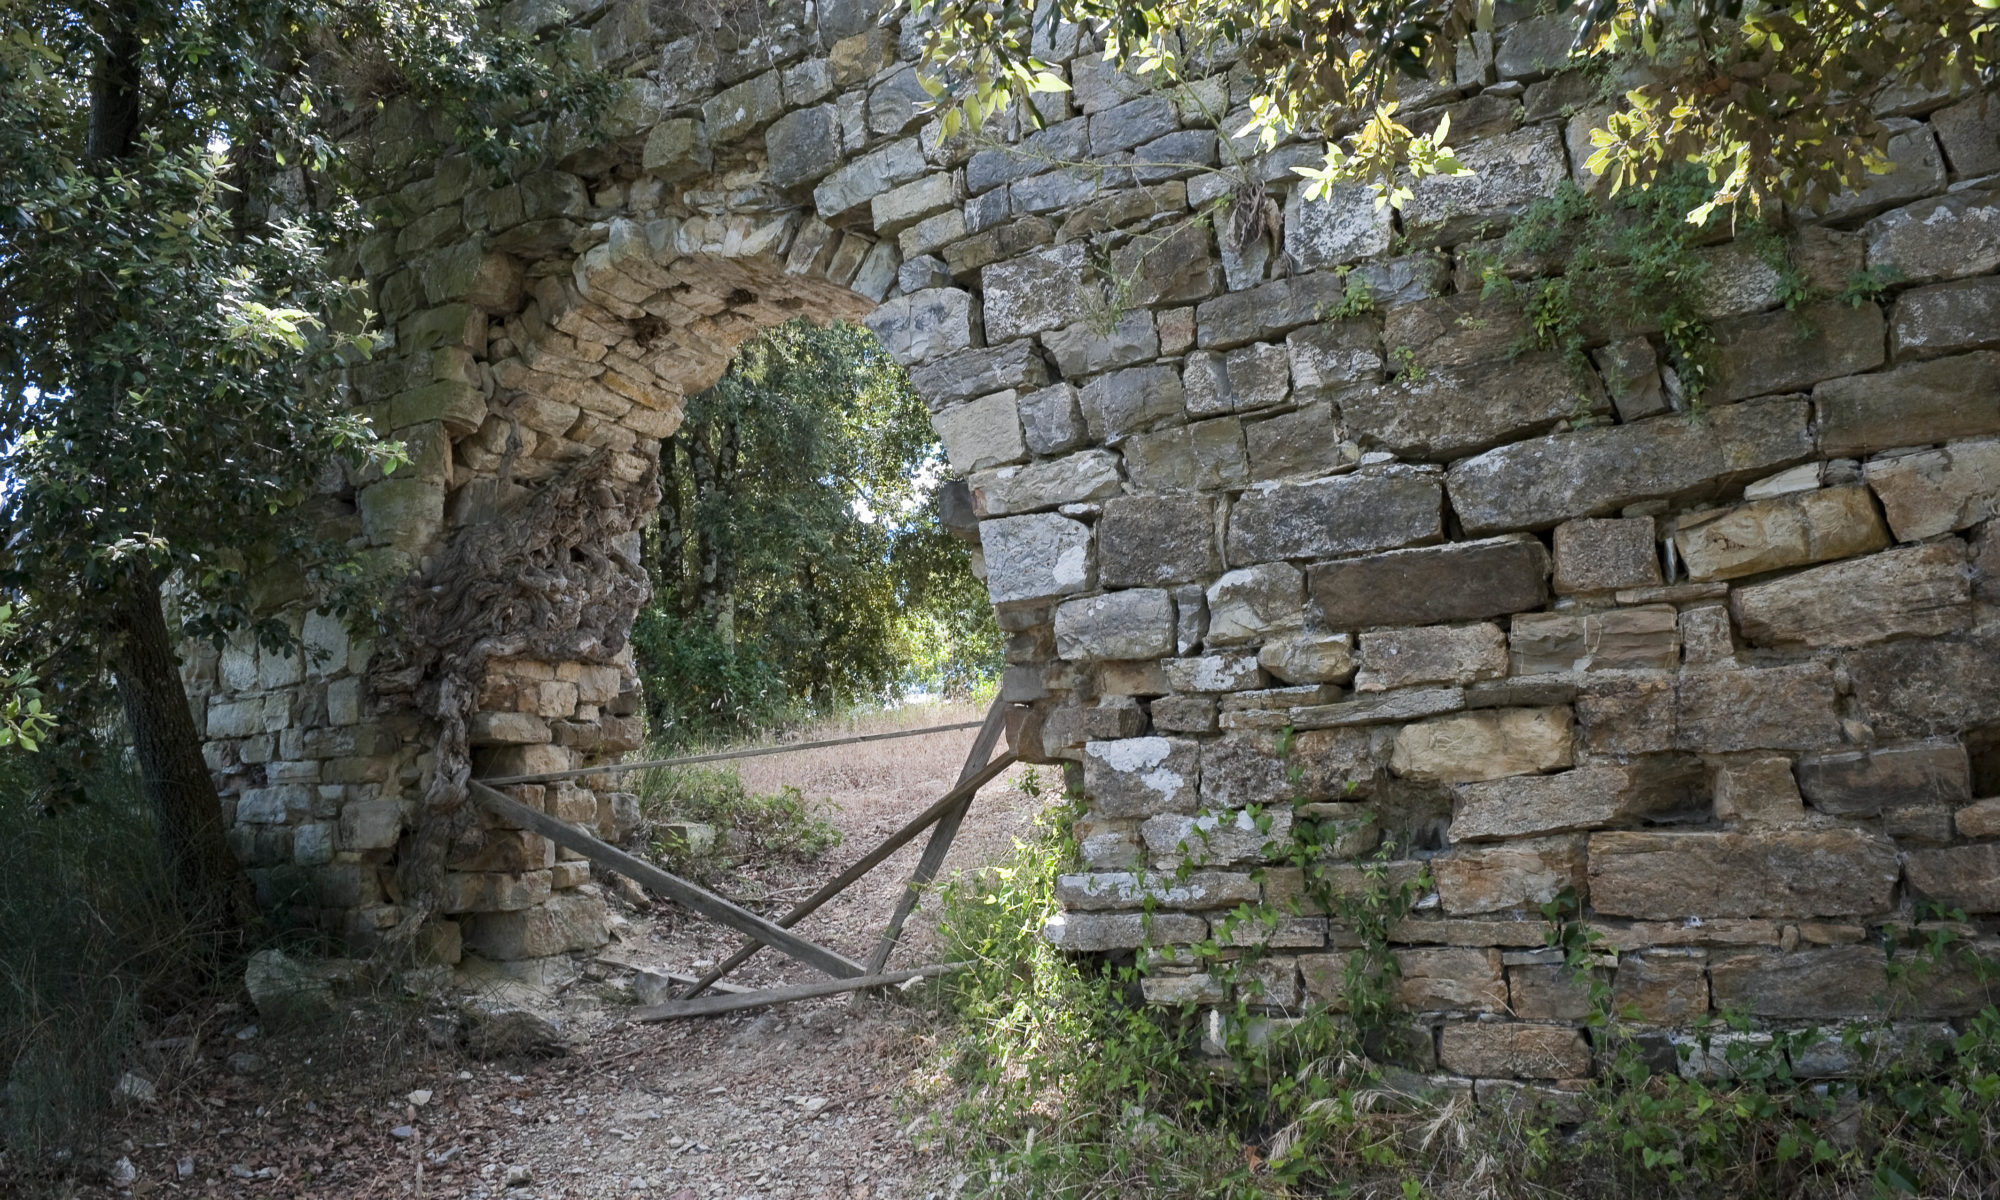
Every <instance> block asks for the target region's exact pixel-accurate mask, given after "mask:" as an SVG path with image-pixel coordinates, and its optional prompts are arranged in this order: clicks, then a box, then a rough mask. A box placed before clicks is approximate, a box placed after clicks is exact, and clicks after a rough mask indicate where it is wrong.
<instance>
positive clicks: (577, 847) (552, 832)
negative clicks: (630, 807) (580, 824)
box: [468, 779, 865, 979]
mask: <svg viewBox="0 0 2000 1200" xmlns="http://www.w3.org/2000/svg"><path fill="white" fill-rule="evenodd" d="M468 786H470V787H471V789H472V792H473V794H474V795H476V796H478V797H479V798H480V801H481V802H482V803H484V804H485V805H486V807H488V808H490V809H492V810H493V811H494V812H496V813H498V814H499V815H500V816H502V817H505V818H506V819H507V820H509V821H512V822H514V823H515V824H516V825H519V826H521V827H522V828H524V829H532V830H534V831H535V832H536V833H539V834H541V835H542V836H543V837H545V838H547V839H549V840H550V841H552V842H554V843H555V844H556V845H558V846H566V847H568V848H569V849H571V850H574V851H576V852H577V853H578V854H581V855H583V856H584V857H585V858H587V859H589V860H590V861H591V862H594V863H596V864H597V865H598V866H601V867H603V868H604V869H606V870H608V871H616V872H618V873H619V874H620V875H623V876H625V877H627V878H628V879H632V880H634V881H636V882H637V883H639V884H640V885H642V886H644V887H647V888H651V889H652V890H653V891H654V892H657V893H658V894H660V895H662V896H665V897H666V898H667V899H669V900H672V901H673V902H674V903H676V904H679V905H680V906H681V907H683V908H686V909H689V910H692V911H694V912H697V913H700V914H701V915H702V916H704V917H707V918H708V919H709V920H711V921H714V922H715V923H717V924H718V925H727V926H728V927H729V928H731V929H734V930H736V931H737V932H738V933H747V934H749V935H750V936H752V937H755V938H756V939H757V940H759V941H761V942H763V943H764V944H765V945H767V946H771V947H772V948H774V949H776V950H779V951H781V952H782V953H784V954H787V955H790V956H791V957H793V958H796V959H798V960H799V961H800V962H802V963H805V964H806V965H807V966H810V967H815V968H818V969H819V970H821V971H824V972H826V973H827V974H828V975H832V976H834V977H835V978H837V979H851V978H853V977H855V976H857V975H862V974H865V972H863V971H862V969H861V964H860V963H857V962H855V961H853V960H852V959H848V958H844V957H842V956H841V955H838V954H835V953H834V952H833V951H831V950H828V949H827V948H826V947H824V946H821V945H818V944H816V943H813V942H809V941H807V940H806V939H804V938H802V937H800V936H799V935H798V934H796V933H791V932H788V931H787V930H785V929H784V928H783V927H781V926H779V925H777V924H774V923H773V922H770V921H767V920H765V919H764V918H762V917H760V916H758V915H757V914H756V913H753V912H751V911H750V910H748V909H746V908H739V907H737V906H736V905H734V904H731V903H730V902H729V901H727V900H724V899H723V898H722V897H720V896H718V895H716V894H715V893H714V892H711V891H709V890H708V889H707V888H704V887H701V886H700V885H698V884H693V883H689V882H688V881H687V880H685V879H682V878H680V877H679V876H677V875H670V874H668V873H667V872H665V871H662V870H661V869H660V868H658V867H656V866H654V865H653V864H652V863H649V862H646V861H645V860H643V859H639V858H634V857H633V856H632V855H630V854H627V853H625V852H624V851H623V850H620V849H618V848H617V847H616V846H612V845H609V844H607V843H605V842H603V841H600V840H599V839H597V838H595V837H592V836H591V835H590V834H587V833H585V832H583V831H582V830H580V829H578V828H576V827H575V826H573V825H571V824H569V823H568V822H567V821H558V820H556V819H555V818H554V817H552V816H549V815H548V814H547V813H545V812H541V811H539V810H537V809H532V808H529V807H528V806H527V805H525V804H523V803H521V802H520V801H519V800H516V799H514V798H513V797H512V796H509V795H506V794H504V793H502V792H499V791H496V790H495V789H494V788H493V787H491V786H490V785H488V784H487V783H485V782H484V781H482V780H478V779H474V780H469V781H468Z"/></svg>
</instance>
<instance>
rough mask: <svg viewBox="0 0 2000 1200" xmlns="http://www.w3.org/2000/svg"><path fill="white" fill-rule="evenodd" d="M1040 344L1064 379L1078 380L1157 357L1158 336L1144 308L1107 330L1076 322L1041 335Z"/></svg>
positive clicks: (1095, 325)
mask: <svg viewBox="0 0 2000 1200" xmlns="http://www.w3.org/2000/svg"><path fill="white" fill-rule="evenodd" d="M1042 345H1043V346H1045V347H1047V349H1048V352H1049V356H1050V357H1052V358H1054V359H1055V360H1056V368H1057V369H1058V370H1060V371H1061V372H1062V373H1063V375H1064V377H1065V378H1069V379H1080V378H1082V377H1083V376H1086V375H1096V374H1099V373H1101V372H1104V371H1110V370H1115V369H1116V368H1118V367H1129V366H1131V365H1132V364H1134V363H1142V362H1149V361H1151V360H1153V359H1155V358H1158V357H1159V356H1160V336H1159V334H1158V333H1157V332H1156V331H1155V330H1154V327H1153V314H1152V312H1151V311H1150V310H1148V309H1143V308H1141V309H1134V310H1132V311H1130V312H1127V313H1125V314H1124V315H1122V316H1120V317H1119V318H1118V321H1117V323H1116V324H1115V325H1113V326H1112V327H1111V328H1110V329H1108V330H1107V329H1105V328H1103V327H1102V324H1101V323H1100V322H1096V321H1087V320H1086V321H1078V322H1077V323H1076V324H1074V325H1069V326H1065V327H1064V328H1062V329H1056V330H1051V331H1050V332H1048V333H1045V334H1043V335H1042Z"/></svg>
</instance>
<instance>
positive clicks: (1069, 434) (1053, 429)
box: [1020, 383, 1089, 454]
mask: <svg viewBox="0 0 2000 1200" xmlns="http://www.w3.org/2000/svg"><path fill="white" fill-rule="evenodd" d="M1020 414H1021V431H1022V433H1023V435H1024V436H1025V437H1026V438H1027V442H1028V449H1030V450H1032V451H1034V452H1035V453H1036V454H1063V453H1066V452H1068V451H1070V450H1074V449H1076V448H1077V447H1078V446H1081V445H1083V443H1084V441H1085V440H1086V439H1087V438H1088V436H1089V433H1088V430H1087V429H1086V428H1085V426H1084V423H1083V410H1082V409H1081V408H1079V407H1078V406H1077V395H1076V388H1075V386H1074V385H1072V384H1068V383H1058V384H1056V385H1054V386H1053V387H1045V388H1038V389H1036V390H1034V391H1032V392H1028V393H1026V394H1025V395H1023V396H1022V397H1021V398H1020Z"/></svg>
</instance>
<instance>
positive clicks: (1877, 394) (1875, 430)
mask: <svg viewBox="0 0 2000 1200" xmlns="http://www.w3.org/2000/svg"><path fill="white" fill-rule="evenodd" d="M1813 404H1814V406H1815V407H1816V408H1817V409H1818V413H1819V450H1820V454H1821V455H1822V456H1824V457H1827V458H1835V457H1841V456H1847V457H1860V456H1862V455H1865V454H1873V453H1875V452H1877V451H1880V450H1891V449H1894V448H1896V447H1898V446H1913V445H1922V444H1923V443H1925V442H1942V441H1948V440H1950V439H1952V438H1965V437H1980V436H1983V435H1986V434H1992V433H2000V352H1995V351H1991V350H1982V351H1979V352H1977V353H1973V354H1961V355H1958V356H1956V357H1953V358H1939V359H1932V360H1930V361H1928V362H1917V363H1910V364H1908V365H1905V366H1900V367H1892V368H1890V369H1889V370H1887V371H1881V372H1878V373H1876V374H1874V375H1861V376H1857V377H1855V378H1852V379H1833V380H1829V381H1827V382H1826V383H1822V384H1820V385H1819V386H1818V387H1816V388H1814V389H1813Z"/></svg>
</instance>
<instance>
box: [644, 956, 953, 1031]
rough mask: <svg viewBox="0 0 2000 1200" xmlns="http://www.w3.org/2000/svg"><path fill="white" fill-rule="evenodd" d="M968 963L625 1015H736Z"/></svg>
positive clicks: (733, 994) (711, 998) (705, 998)
mask: <svg viewBox="0 0 2000 1200" xmlns="http://www.w3.org/2000/svg"><path fill="white" fill-rule="evenodd" d="M971 965H972V964H971V963H962V962H961V963H938V964H936V965H934V966H929V967H914V968H912V969H910V970H907V971H889V972H887V973H885V974H880V975H858V976H856V977H855V978H853V979H825V980H820V981H819V982H817V983H798V984H793V985H792V986H790V987H777V988H768V989H766V990H764V991H761V992H740V993H738V992H725V993H722V994H721V995H716V996H702V997H699V998H697V999H694V1000H670V1001H668V1002H667V1003H665V1004H655V1005H653V1006H652V1007H651V1008H635V1009H633V1010H632V1011H631V1012H630V1013H629V1014H627V1015H628V1016H629V1017H630V1019H631V1020H634V1021H672V1020H677V1019H679V1018H681V1017H712V1016H715V1015H716V1014H718V1013H728V1012H738V1011H741V1010H742V1009H746V1008H763V1007H765V1006H766V1005H771V1004H789V1003H791V1002H792V1001H794V1000H811V999H812V998H814V997H815V996H837V995H839V994H840V993H842V992H854V991H860V990H861V989H863V988H876V987H887V986H889V985H891V984H897V983H905V982H908V981H909V980H912V979H923V978H925V977H927V976H931V975H944V974H947V973H949V972H952V971H962V970H964V969H965V968H967V967H969V966H971Z"/></svg>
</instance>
